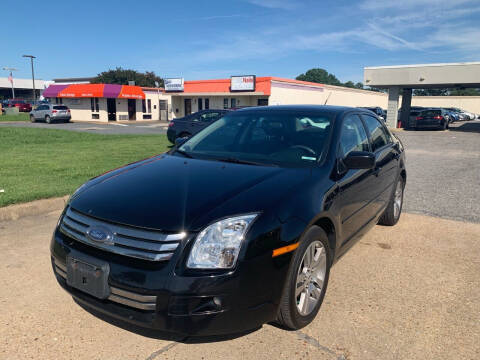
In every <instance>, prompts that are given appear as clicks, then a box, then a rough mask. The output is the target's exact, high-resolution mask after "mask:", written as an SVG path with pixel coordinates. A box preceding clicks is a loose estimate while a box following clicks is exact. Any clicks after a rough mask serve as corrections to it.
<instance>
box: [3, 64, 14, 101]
mask: <svg viewBox="0 0 480 360" xmlns="http://www.w3.org/2000/svg"><path fill="white" fill-rule="evenodd" d="M3 70H6V71H10V76H9V77H8V80H9V81H10V83H11V84H12V99H15V88H14V86H13V74H12V71H17V70H18V69H15V68H11V67H4V68H3Z"/></svg>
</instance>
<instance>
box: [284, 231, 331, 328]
mask: <svg viewBox="0 0 480 360" xmlns="http://www.w3.org/2000/svg"><path fill="white" fill-rule="evenodd" d="M312 248H314V249H315V250H314V251H315V252H314V258H315V257H317V256H318V261H317V262H315V261H313V262H312V263H311V264H313V265H311V266H305V265H306V261H307V258H308V257H310V258H312V257H311V256H312V255H311V254H312ZM309 254H310V255H309ZM331 263H332V262H331V250H330V247H329V244H328V237H327V234H326V233H325V231H323V230H322V228H320V227H318V226H312V227H311V228H310V229H308V230H307V232H306V233H305V234H304V236H303V237H302V239H301V240H300V246H299V247H298V248H297V250H296V251H295V253H294V255H293V258H292V262H291V265H290V269H289V271H288V274H287V278H286V283H285V287H284V289H283V293H282V298H281V300H280V305H279V308H278V316H277V320H276V322H277V323H278V324H279V325H280V326H282V327H283V328H286V329H289V330H298V329H301V328H303V327H304V326H306V325H308V324H310V323H311V322H312V321H313V319H315V316H316V315H317V313H318V310H319V309H320V306H321V305H322V302H323V298H324V297H325V292H326V290H327V285H328V277H329V275H330V264H331ZM315 264H316V265H315ZM315 266H316V268H317V273H315V270H314V271H313V272H309V271H308V270H306V269H307V268H312V267H315ZM315 274H316V275H317V276H315ZM322 276H323V282H322V285H321V289H319V286H320V285H319V283H320V279H321V277H322ZM302 278H303V279H305V280H304V281H302ZM314 279H315V280H314ZM301 283H303V285H302V286H300V287H298V289H299V291H300V293H298V292H297V285H298V284H301ZM306 283H308V285H307V286H305V285H304V284H306ZM300 289H302V290H300ZM311 290H314V291H311ZM310 291H311V292H310ZM297 294H298V295H297ZM311 295H314V296H312V297H311ZM302 298H303V301H302ZM307 299H309V301H306V300H307ZM312 301H315V302H314V303H313V302H312ZM302 305H303V306H302ZM301 309H303V311H302V310H301Z"/></svg>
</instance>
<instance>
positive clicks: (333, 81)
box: [296, 68, 342, 86]
mask: <svg viewBox="0 0 480 360" xmlns="http://www.w3.org/2000/svg"><path fill="white" fill-rule="evenodd" d="M296 79H297V80H301V81H310V82H314V83H320V84H328V85H337V86H342V83H341V81H340V80H338V79H337V77H336V76H335V75H333V74H330V73H329V72H328V71H327V70H325V69H320V68H314V69H310V70H308V71H307V72H306V73H305V74H300V75H298V76H297V78H296Z"/></svg>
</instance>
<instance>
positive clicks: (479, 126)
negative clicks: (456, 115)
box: [450, 121, 480, 133]
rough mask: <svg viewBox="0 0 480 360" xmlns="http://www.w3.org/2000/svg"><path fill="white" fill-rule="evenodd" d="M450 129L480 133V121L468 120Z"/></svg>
mask: <svg viewBox="0 0 480 360" xmlns="http://www.w3.org/2000/svg"><path fill="white" fill-rule="evenodd" d="M450 131H460V132H471V133H480V122H477V121H476V122H466V123H463V124H462V125H460V126H455V127H450Z"/></svg>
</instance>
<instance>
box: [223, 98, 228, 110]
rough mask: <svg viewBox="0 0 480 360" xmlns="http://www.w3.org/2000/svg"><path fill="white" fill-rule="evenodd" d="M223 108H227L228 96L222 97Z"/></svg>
mask: <svg viewBox="0 0 480 360" xmlns="http://www.w3.org/2000/svg"><path fill="white" fill-rule="evenodd" d="M223 108H224V109H228V98H225V99H223Z"/></svg>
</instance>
